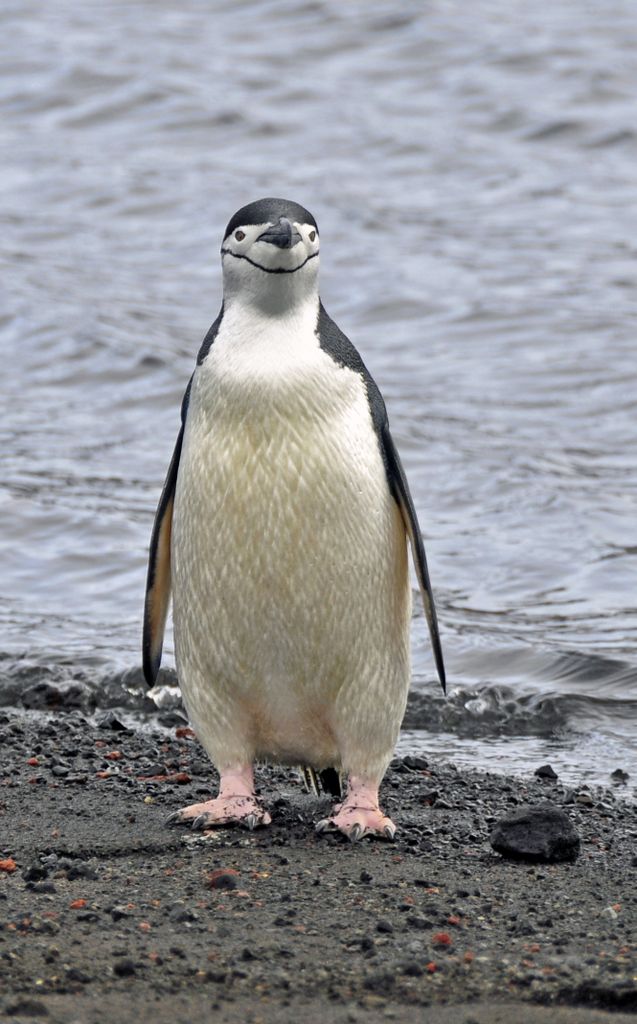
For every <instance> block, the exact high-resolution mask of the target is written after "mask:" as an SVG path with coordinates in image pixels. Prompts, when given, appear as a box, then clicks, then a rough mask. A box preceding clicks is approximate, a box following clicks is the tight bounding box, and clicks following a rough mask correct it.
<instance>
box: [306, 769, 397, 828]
mask: <svg viewBox="0 0 637 1024" xmlns="http://www.w3.org/2000/svg"><path fill="white" fill-rule="evenodd" d="M334 810H335V812H336V813H334V814H333V815H332V816H331V817H330V818H324V819H323V820H322V821H319V822H318V824H317V826H316V831H317V832H342V833H343V834H344V835H346V836H347V838H348V839H350V840H351V841H352V842H353V843H355V842H357V841H358V840H359V839H362V838H363V836H379V837H380V838H381V839H389V840H392V839H393V838H394V836H395V834H396V826H395V825H394V823H393V821H392V820H391V818H388V817H387V816H386V815H384V814H383V812H382V811H381V809H380V807H379V806H378V784H373V783H369V782H365V781H364V780H363V779H361V778H360V777H358V776H356V775H352V776H350V779H349V786H348V793H347V798H346V799H345V801H344V802H343V803H342V804H341V805H340V806H339V807H338V808H334Z"/></svg>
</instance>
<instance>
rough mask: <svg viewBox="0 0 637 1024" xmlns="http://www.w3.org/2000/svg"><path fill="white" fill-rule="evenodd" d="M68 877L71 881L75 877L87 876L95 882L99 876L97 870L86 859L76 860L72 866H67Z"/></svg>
mask: <svg viewBox="0 0 637 1024" xmlns="http://www.w3.org/2000/svg"><path fill="white" fill-rule="evenodd" d="M66 877H67V878H68V879H69V881H71V882H72V881H73V879H74V878H87V879H90V880H91V881H93V882H94V881H95V880H96V878H97V871H96V870H95V868H93V867H91V865H90V864H87V863H86V862H85V861H83V860H76V861H72V863H71V865H70V867H68V868H67V870H66Z"/></svg>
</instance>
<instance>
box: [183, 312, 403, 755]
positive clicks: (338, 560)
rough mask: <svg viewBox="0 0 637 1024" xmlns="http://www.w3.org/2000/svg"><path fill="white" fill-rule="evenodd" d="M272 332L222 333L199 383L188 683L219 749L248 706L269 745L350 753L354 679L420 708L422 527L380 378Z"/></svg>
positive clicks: (193, 438)
mask: <svg viewBox="0 0 637 1024" xmlns="http://www.w3.org/2000/svg"><path fill="white" fill-rule="evenodd" d="M222 327H223V325H222ZM268 330H269V333H268ZM255 334H256V336H254V335H252V336H249V335H248V332H243V333H241V334H239V336H238V337H236V336H235V337H234V338H233V337H232V335H231V334H230V333H229V332H228V331H227V330H226V331H225V332H224V330H223V329H222V330H221V331H220V333H219V336H218V337H217V339H216V341H215V343H214V345H213V346H212V348H211V351H210V353H209V355H208V357H207V359H206V360H205V362H204V363H203V364H202V366H200V367H199V368H198V370H197V372H196V374H195V378H194V380H193V386H192V391H191V397H190V405H189V411H188V417H187V422H186V428H185V435H184V444H183V451H182V456H181V461H180V468H179V476H178V481H177V488H176V496H175V510H174V522H173V540H172V572H173V601H174V621H175V648H176V655H177V666H178V671H179V675H180V682H181V686H182V691H183V694H184V699H185V701H186V705H187V707H188V710H189V712H190V715H191V718H192V719H193V722H194V723H195V726H196V728H198V729H199V731H200V732H202V733H203V732H206V731H207V733H208V734H209V736H210V739H209V745H210V747H212V748H214V750H215V751H217V750H218V751H219V752H218V753H217V756H216V758H215V759H216V760H217V761H219V760H223V751H222V748H223V743H224V739H223V736H222V735H221V733H222V731H223V730H222V729H221V728H220V727H218V726H215V724H214V723H215V722H217V723H218V722H219V721H223V722H226V726H225V728H229V726H228V725H227V723H228V721H229V717H228V715H227V714H226V712H227V709H228V707H232V722H233V723H236V722H237V721H240V722H241V729H242V730H243V732H244V733H245V734H246V735H247V736H249V740H246V744H247V747H250V746H251V749H252V752H253V754H254V756H269V757H272V758H276V759H278V760H282V761H285V760H301V761H305V762H307V763H314V764H321V763H325V764H337V763H338V748H339V742H338V730H339V723H338V721H337V720H336V719H337V717H338V715H337V707H338V703H339V700H340V699H342V698H343V696H344V694H345V691H346V690H347V687H348V686H349V685H351V684H352V681H354V682H355V683H356V684H357V685H362V686H367V687H372V688H377V687H381V686H382V685H388V686H389V691H392V689H393V690H394V691H396V696H394V697H392V698H391V699H392V700H394V701H398V703H399V704H400V703H401V702H402V704H404V698H405V697H406V690H407V686H408V676H409V667H408V662H409V657H408V628H409V615H410V594H409V587H408V577H407V564H406V543H405V533H404V528H403V526H402V522H401V519H400V514H399V512H398V508H397V506H396V504H395V502H394V500H393V498H392V497H391V495H390V492H389V488H388V485H387V480H386V476H385V470H384V466H383V462H382V458H381V455H380V450H379V446H378V442H377V440H376V436H375V434H374V430H373V426H372V422H371V416H370V412H369V407H368V403H367V397H366V393H365V386H364V382H363V380H362V378H361V377H360V376H359V375H358V374H356V373H354V372H353V371H351V370H349V369H346V368H344V367H340V366H338V365H337V364H336V363H335V362H334V361H333V360H332V359H331V358H330V356H329V355H327V354H326V353H325V352H323V351H322V350H321V348H320V346H319V344H318V340H317V339H316V337H315V336H314V334H313V332H312V331H309V332H307V334H304V335H303V336H301V337H299V336H295V335H294V334H293V333H292V334H290V333H287V334H286V332H285V331H283V330H282V329H281V327H280V325H277V323H276V321H273V323H272V324H271V325H270V327H269V328H267V327H266V328H265V329H263V330H261V331H260V333H259V332H255ZM397 672H398V676H396V673H397ZM388 675H389V676H391V678H392V679H393V678H394V677H395V678H396V679H397V680H398V681H397V682H395V685H393V687H392V684H391V679H390V680H389V681H388V680H387V676H388ZM398 691H400V692H399V693H398ZM403 691H404V693H403ZM335 716H336V719H335ZM215 728H217V732H219V736H218V737H217V738H216V739H215V737H214V736H213V735H212V734H213V733H214V732H215ZM249 752H250V751H249V750H248V751H247V753H249Z"/></svg>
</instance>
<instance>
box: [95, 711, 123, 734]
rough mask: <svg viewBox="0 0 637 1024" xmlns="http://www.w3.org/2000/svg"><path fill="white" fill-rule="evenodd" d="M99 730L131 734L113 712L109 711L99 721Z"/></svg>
mask: <svg viewBox="0 0 637 1024" xmlns="http://www.w3.org/2000/svg"><path fill="white" fill-rule="evenodd" d="M97 728H98V729H112V730H113V732H129V729H128V728H127V727H126V726H125V725H124V723H123V722H122V721H120V719H119V718H118V717H117V715H116V714H115V713H114V712H113V711H107V712H105V714H103V715H100V716H99V718H98V720H97Z"/></svg>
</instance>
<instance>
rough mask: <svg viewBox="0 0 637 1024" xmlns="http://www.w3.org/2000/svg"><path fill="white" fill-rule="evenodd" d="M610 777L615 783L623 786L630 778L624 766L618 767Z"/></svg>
mask: <svg viewBox="0 0 637 1024" xmlns="http://www.w3.org/2000/svg"><path fill="white" fill-rule="evenodd" d="M610 777H611V779H612V780H613V782H615V783H619V785H621V786H625V785H626V783H627V782H628V779H629V778H630V776H629V774H628V772H625V771H624V770H623V768H616V769H615V771H614V772H611V773H610Z"/></svg>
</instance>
